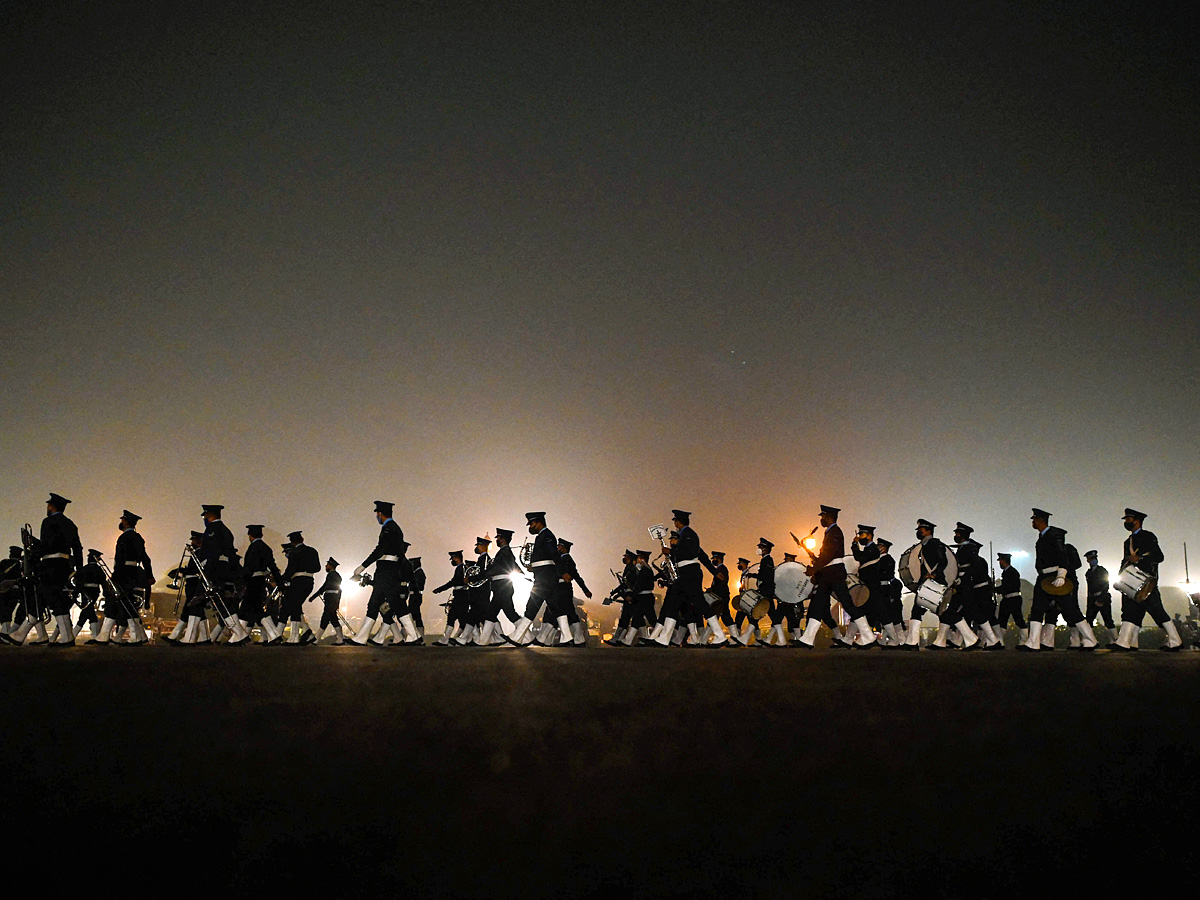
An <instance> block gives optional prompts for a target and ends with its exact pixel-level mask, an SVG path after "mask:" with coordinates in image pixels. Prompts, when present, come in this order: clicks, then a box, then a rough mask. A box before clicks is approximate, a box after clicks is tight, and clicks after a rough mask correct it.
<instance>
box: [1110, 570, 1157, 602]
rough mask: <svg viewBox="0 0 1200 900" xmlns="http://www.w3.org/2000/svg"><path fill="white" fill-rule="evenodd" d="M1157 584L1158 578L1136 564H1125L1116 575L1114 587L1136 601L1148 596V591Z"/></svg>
mask: <svg viewBox="0 0 1200 900" xmlns="http://www.w3.org/2000/svg"><path fill="white" fill-rule="evenodd" d="M1157 584H1158V579H1157V578H1155V577H1154V576H1153V575H1148V574H1146V573H1145V572H1143V571H1142V570H1141V569H1139V568H1138V567H1137V566H1127V567H1126V568H1124V569H1122V570H1121V572H1120V574H1119V575H1118V576H1117V580H1116V588H1117V590H1118V591H1120V592H1121V593H1122V594H1123V595H1124V596H1126V597H1128V598H1129V599H1130V600H1136V601H1138V603H1141V602H1142V601H1144V600H1145V599H1146V598H1147V597H1149V596H1150V592H1151V591H1153V590H1154V588H1155V587H1156V586H1157Z"/></svg>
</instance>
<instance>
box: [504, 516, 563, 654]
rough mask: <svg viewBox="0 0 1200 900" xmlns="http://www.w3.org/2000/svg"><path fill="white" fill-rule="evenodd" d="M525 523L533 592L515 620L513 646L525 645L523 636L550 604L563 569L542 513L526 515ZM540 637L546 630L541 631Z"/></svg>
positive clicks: (551, 533)
mask: <svg viewBox="0 0 1200 900" xmlns="http://www.w3.org/2000/svg"><path fill="white" fill-rule="evenodd" d="M525 522H526V524H527V526H528V529H529V533H530V534H531V535H533V536H534V538H533V552H532V554H531V556H530V561H529V568H530V569H531V570H532V572H533V590H532V591H530V592H529V602H528V603H527V604H526V605H525V614H524V615H522V616H521V618H519V619H518V620H517V626H516V628H514V629H513V633H512V637H511V638H510V640H511V641H512V643H514V644H525V643H528V641H526V640H525V635H526V632H527V631H528V630H529V626H530V625H532V624H533V620H534V619H536V618H537V617H538V614H539V613H540V612H541V611H542V607H543V606H546V607H549V605H550V604H551V603H552V602H553V599H554V595H555V591H556V590H557V585H558V582H559V581H561V580H562V568H561V565H562V564H561V562H560V560H559V555H558V539H557V538H555V537H554V532H552V531H551V530H550V529H549V528H547V527H546V514H545V513H544V512H527V513H525ZM542 633H543V634H545V633H546V629H545V628H543V631H542Z"/></svg>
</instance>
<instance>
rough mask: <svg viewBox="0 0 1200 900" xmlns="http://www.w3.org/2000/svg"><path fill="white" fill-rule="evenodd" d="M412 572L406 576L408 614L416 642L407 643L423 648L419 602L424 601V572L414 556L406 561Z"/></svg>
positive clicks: (422, 626) (423, 634) (422, 620)
mask: <svg viewBox="0 0 1200 900" xmlns="http://www.w3.org/2000/svg"><path fill="white" fill-rule="evenodd" d="M408 563H409V565H410V566H411V567H412V571H411V572H410V573H409V576H408V614H409V615H410V616H412V620H413V627H414V628H416V630H417V637H416V640H413V641H409V643H410V644H412V646H414V647H424V646H425V620H424V619H422V618H421V602H422V601H423V600H424V599H425V570H424V569H422V568H421V557H419V556H414V557H412V558H411V559H409V561H408Z"/></svg>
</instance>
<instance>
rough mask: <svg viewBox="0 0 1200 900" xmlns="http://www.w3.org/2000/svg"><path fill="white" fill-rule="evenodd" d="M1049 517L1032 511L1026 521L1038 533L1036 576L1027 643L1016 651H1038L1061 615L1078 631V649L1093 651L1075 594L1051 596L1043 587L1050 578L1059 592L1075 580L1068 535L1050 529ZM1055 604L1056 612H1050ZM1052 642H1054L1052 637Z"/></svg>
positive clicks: (1092, 638) (1089, 630)
mask: <svg viewBox="0 0 1200 900" xmlns="http://www.w3.org/2000/svg"><path fill="white" fill-rule="evenodd" d="M1050 516H1051V514H1050V513H1048V512H1046V511H1045V510H1044V509H1037V508H1034V510H1033V514H1032V515H1031V516H1030V517H1029V521H1030V524H1031V526H1032V527H1033V529H1034V530H1035V531H1037V533H1038V539H1037V544H1036V545H1035V554H1036V560H1035V563H1034V565H1035V567H1036V569H1037V575H1036V578H1035V580H1034V584H1033V608H1032V609H1031V610H1030V612H1029V640H1028V641H1026V642H1024V643H1022V644H1019V645H1018V646H1017V649H1018V650H1024V651H1031V650H1033V651H1036V650H1039V649H1041V645H1042V637H1043V634H1044V633H1045V629H1046V628H1047V627H1049V628H1050V629H1051V631H1050V632H1049V633H1050V634H1051V635H1053V628H1054V625H1055V623H1056V622H1057V620H1058V613H1059V612H1061V613H1062V616H1063V618H1064V619H1066V620H1067V624H1068V625H1069V626H1071V627H1072V628H1078V629H1079V634H1080V639H1081V646H1080V647H1079V649H1080V650H1095V649H1096V636H1095V635H1094V634H1093V633H1092V626H1091V625H1089V624H1088V623H1087V622H1085V621H1083V613H1081V612H1080V611H1079V600H1078V598H1077V597H1076V596H1075V591H1071V592H1069V593H1066V594H1063V595H1061V596H1052V595H1051V594H1050V593H1049V592H1047V590H1046V587H1045V585H1044V583H1043V582H1044V580H1046V579H1047V578H1049V579H1050V581H1051V586H1052V587H1054V588H1061V587H1063V586H1064V585H1065V584H1067V583H1068V582H1069V581H1072V579H1073V578H1074V575H1073V574H1072V572H1071V558H1070V553H1069V552H1068V550H1067V546H1066V536H1067V532H1066V531H1065V530H1064V529H1062V528H1058V527H1057V526H1054V525H1051V524H1050ZM1074 587H1075V589H1076V590H1077V589H1078V583H1074ZM1056 603H1057V607H1058V612H1051V609H1052V607H1053V606H1054V605H1055V604H1056ZM1051 639H1053V638H1052V637H1051Z"/></svg>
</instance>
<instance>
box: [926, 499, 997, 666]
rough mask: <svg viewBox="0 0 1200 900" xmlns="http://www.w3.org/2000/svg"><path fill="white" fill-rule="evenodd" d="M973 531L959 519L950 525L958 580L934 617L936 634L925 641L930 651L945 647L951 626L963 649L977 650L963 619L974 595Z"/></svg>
mask: <svg viewBox="0 0 1200 900" xmlns="http://www.w3.org/2000/svg"><path fill="white" fill-rule="evenodd" d="M974 531H975V529H974V528H972V527H971V526H970V525H964V524H963V523H962V522H958V523H957V524H956V525H955V526H954V544H955V548H954V558H955V560H956V561H957V563H958V580H957V581H955V582H954V592H953V593H952V594H951V595H950V600H949V602H947V604H946V608H945V610H944V611H943V612H942V613H941V614H940V615H939V616H938V631H937V637H935V638H934V639H933V641H932V642H931V643H930V644H929V649H930V650H945V649H946V638H947V636H948V635H949V633H950V629H951V628H954V629H957V631H958V634H959V635H960V636H961V638H962V644H961V647H962V649H963V650H977V649H979V646H980V642H979V638H978V637H976V636H975V633H974V632H973V631H972V630H971V627H970V624H969V623H968V622H967V618H968V606H970V605H971V604H972V603H973V602H974V597H975V578H974V575H975V574H976V573H975V572H974V571H973V570H974V569H975V565H974V564H975V562H976V561H978V560H979V544H978V543H977V542H976V541H974V540H972V539H971V535H972V534H973V533H974ZM988 606H989V607H990V606H991V591H989V592H988Z"/></svg>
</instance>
